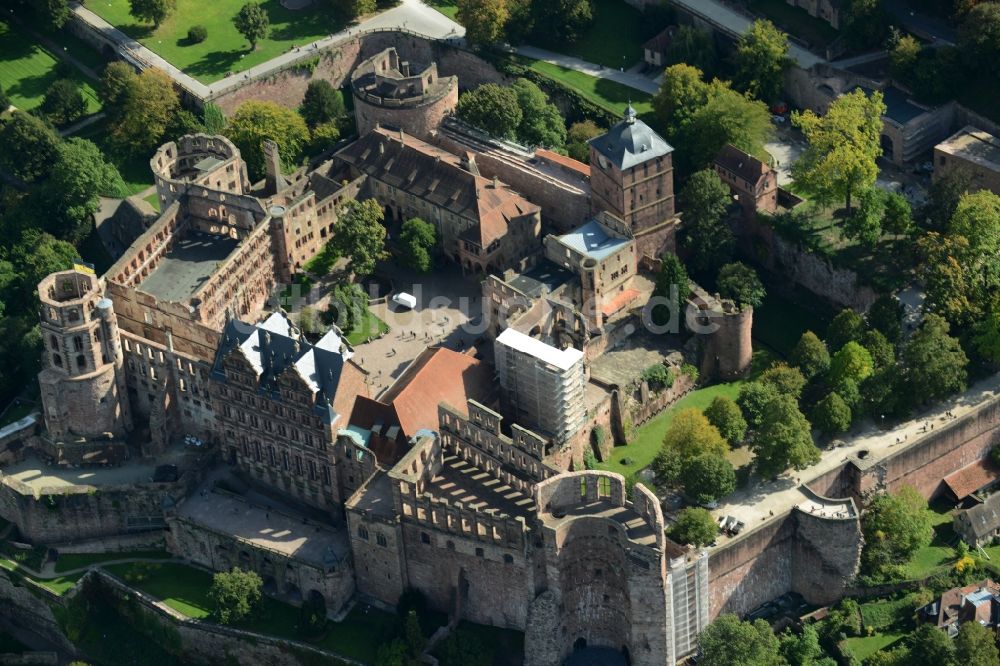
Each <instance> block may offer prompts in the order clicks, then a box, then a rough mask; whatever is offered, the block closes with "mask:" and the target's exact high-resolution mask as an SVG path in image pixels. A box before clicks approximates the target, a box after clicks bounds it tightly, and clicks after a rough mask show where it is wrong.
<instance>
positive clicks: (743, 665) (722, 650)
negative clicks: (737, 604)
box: [698, 614, 784, 666]
mask: <svg viewBox="0 0 1000 666" xmlns="http://www.w3.org/2000/svg"><path fill="white" fill-rule="evenodd" d="M698 646H699V647H700V648H701V659H700V660H699V664H701V665H702V666H750V665H751V664H752V665H753V666H784V659H783V658H782V656H781V652H780V643H779V641H778V637H777V636H775V635H774V632H773V631H771V626H770V625H769V624H768V623H767V622H766V621H764V620H754V621H753V622H750V621H746V620H740V619H739V618H738V617H736V616H735V615H730V614H726V615H720V616H719V617H717V618H716V619H715V621H714V622H712V624H710V625H708V627H706V628H705V630H704V631H703V632H701V634H700V635H699V636H698Z"/></svg>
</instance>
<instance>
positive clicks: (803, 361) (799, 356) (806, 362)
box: [789, 331, 830, 379]
mask: <svg viewBox="0 0 1000 666" xmlns="http://www.w3.org/2000/svg"><path fill="white" fill-rule="evenodd" d="M789 360H791V362H792V365H794V366H795V367H797V368H798V369H799V370H800V371H801V372H802V375H803V376H804V377H805V378H806V379H812V378H813V377H815V376H816V375H821V374H824V373H825V372H826V371H827V370H828V369H829V368H830V352H829V350H827V348H826V343H824V342H823V341H822V340H820V339H819V336H818V335H816V334H815V333H813V332H812V331H806V332H805V333H803V334H802V337H801V338H799V341H798V342H797V343H796V345H795V348H794V349H792V354H791V356H790V359H789Z"/></svg>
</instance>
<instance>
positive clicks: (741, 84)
mask: <svg viewBox="0 0 1000 666" xmlns="http://www.w3.org/2000/svg"><path fill="white" fill-rule="evenodd" d="M733 58H734V60H735V61H736V76H735V81H736V85H737V87H738V88H739V89H741V90H744V91H746V92H748V93H750V94H751V95H753V96H754V97H756V98H757V99H762V100H764V101H765V102H772V101H774V100H776V99H777V98H778V96H779V95H780V94H781V89H782V83H783V80H784V75H785V69H787V68H788V65H789V63H790V60H789V58H788V35H786V34H785V33H783V32H782V31H781V30H778V29H777V28H776V27H774V24H773V23H771V22H770V21H768V20H767V19H758V20H756V21H754V22H753V23H752V24H751V25H750V29H749V30H747V31H746V32H744V33H743V35H741V36H740V38H739V40H737V42H736V54H735V55H734V56H733Z"/></svg>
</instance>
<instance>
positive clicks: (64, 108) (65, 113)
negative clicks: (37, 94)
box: [39, 79, 87, 125]
mask: <svg viewBox="0 0 1000 666" xmlns="http://www.w3.org/2000/svg"><path fill="white" fill-rule="evenodd" d="M39 109H40V110H41V112H42V114H44V115H45V117H46V118H48V119H49V121H50V122H52V123H54V124H56V125H68V124H70V123H72V122H73V121H75V120H79V119H80V118H82V117H83V115H84V114H85V113H87V100H85V99H84V98H83V93H81V92H80V86H79V85H78V84H77V82H76V81H73V80H71V79H59V80H57V81H55V82H53V84H52V85H51V86H49V89H48V90H47V91H45V97H44V98H43V99H42V103H41V105H40V106H39Z"/></svg>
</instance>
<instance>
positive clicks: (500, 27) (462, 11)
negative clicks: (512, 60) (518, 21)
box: [456, 0, 510, 46]
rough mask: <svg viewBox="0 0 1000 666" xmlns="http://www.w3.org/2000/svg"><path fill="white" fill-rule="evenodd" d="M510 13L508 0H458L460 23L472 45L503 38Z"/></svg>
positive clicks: (494, 42) (497, 40) (489, 42)
mask: <svg viewBox="0 0 1000 666" xmlns="http://www.w3.org/2000/svg"><path fill="white" fill-rule="evenodd" d="M509 15H510V13H509V12H508V10H507V2H506V0H458V14H457V16H456V18H457V20H458V22H459V23H461V24H462V25H464V26H465V40H466V41H467V42H468V43H469V44H471V45H472V46H489V45H491V44H496V43H497V42H499V41H500V40H501V39H503V34H504V28H505V27H506V25H507V18H508V16H509Z"/></svg>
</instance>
